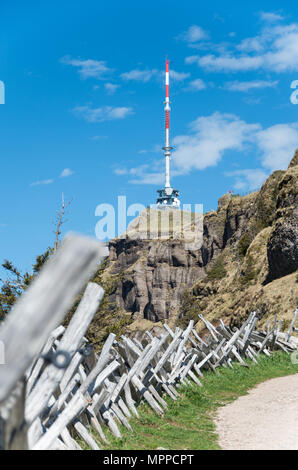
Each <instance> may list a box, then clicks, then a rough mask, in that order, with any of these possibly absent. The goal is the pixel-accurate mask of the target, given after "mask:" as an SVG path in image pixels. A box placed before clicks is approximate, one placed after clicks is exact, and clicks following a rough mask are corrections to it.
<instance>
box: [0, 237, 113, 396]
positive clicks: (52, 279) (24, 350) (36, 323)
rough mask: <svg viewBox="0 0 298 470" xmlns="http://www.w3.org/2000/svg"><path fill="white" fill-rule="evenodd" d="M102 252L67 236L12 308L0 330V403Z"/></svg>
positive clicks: (99, 246)
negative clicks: (1, 357)
mask: <svg viewBox="0 0 298 470" xmlns="http://www.w3.org/2000/svg"><path fill="white" fill-rule="evenodd" d="M104 253H105V255H106V250H105V248H104V247H103V246H102V244H100V243H98V242H97V241H94V240H91V239H90V240H89V239H87V238H84V237H77V236H71V237H68V238H67V239H66V240H65V242H64V243H63V244H62V246H61V247H60V248H59V249H58V251H57V253H56V255H54V256H53V257H52V258H51V259H50V260H49V262H48V263H46V265H45V266H44V268H42V270H41V272H40V274H39V275H38V276H37V278H36V279H35V280H34V281H33V282H32V284H31V286H30V287H29V288H28V290H27V291H26V295H22V296H21V298H20V299H19V301H18V302H17V303H16V304H15V305H14V307H13V308H12V310H11V312H10V314H9V315H8V316H7V319H6V320H5V321H4V323H3V325H2V327H1V328H0V341H2V343H3V344H4V345H5V359H6V364H4V365H2V366H1V368H0V403H1V401H3V400H4V399H5V398H6V397H7V396H8V394H9V392H10V391H11V390H12V389H13V388H14V386H15V384H16V383H17V381H18V380H19V379H20V378H21V377H22V376H23V374H24V373H25V372H26V370H27V369H28V367H29V366H30V364H31V363H32V361H33V360H34V358H35V357H36V355H37V354H38V353H39V352H40V351H41V349H42V347H43V346H44V344H45V343H46V341H47V339H48V337H49V334H50V332H51V331H52V330H53V329H55V328H56V327H57V326H58V325H59V323H61V321H62V319H63V318H64V316H65V313H66V312H67V310H68V309H69V308H70V307H71V305H72V302H73V300H74V298H75V296H76V295H77V294H78V293H79V292H80V290H81V289H82V287H83V286H84V284H85V283H86V281H87V280H88V279H89V277H90V276H91V274H92V273H93V272H94V270H95V269H96V266H97V263H98V261H99V260H101V259H102V258H103V256H104ZM57 280H58V282H57ZM16 345H17V347H16Z"/></svg>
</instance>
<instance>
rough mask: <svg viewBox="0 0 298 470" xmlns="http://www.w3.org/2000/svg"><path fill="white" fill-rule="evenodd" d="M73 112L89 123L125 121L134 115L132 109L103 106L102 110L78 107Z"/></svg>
mask: <svg viewBox="0 0 298 470" xmlns="http://www.w3.org/2000/svg"><path fill="white" fill-rule="evenodd" d="M73 112H74V113H75V114H76V115H77V116H78V117H81V118H83V119H85V121H88V122H103V121H113V120H116V119H124V118H126V117H127V116H130V115H131V114H133V110H132V108H129V107H124V106H122V107H113V106H103V107H101V108H90V107H89V106H78V107H76V108H74V109H73Z"/></svg>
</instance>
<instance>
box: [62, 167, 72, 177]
mask: <svg viewBox="0 0 298 470" xmlns="http://www.w3.org/2000/svg"><path fill="white" fill-rule="evenodd" d="M73 174H74V171H73V170H71V169H70V168H64V170H62V171H61V173H60V178H67V177H68V176H71V175H73Z"/></svg>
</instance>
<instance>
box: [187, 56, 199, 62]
mask: <svg viewBox="0 0 298 470" xmlns="http://www.w3.org/2000/svg"><path fill="white" fill-rule="evenodd" d="M198 60H199V56H198V55H190V56H188V57H185V61H184V62H185V63H186V64H195V63H196V62H198Z"/></svg>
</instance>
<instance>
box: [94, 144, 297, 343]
mask: <svg viewBox="0 0 298 470" xmlns="http://www.w3.org/2000/svg"><path fill="white" fill-rule="evenodd" d="M297 221H298V151H296V153H295V156H294V158H293V159H292V161H291V163H290V165H289V168H288V169H287V170H286V171H276V172H274V173H273V174H272V175H271V176H270V177H269V178H268V179H267V181H266V182H265V183H264V185H263V186H262V188H261V189H260V191H258V192H254V193H251V194H248V195H246V196H238V195H231V194H227V195H224V196H223V197H221V198H220V199H219V202H218V209H217V210H216V211H212V212H209V213H207V214H205V215H204V221H203V243H202V246H201V247H200V248H198V249H196V248H191V247H189V246H187V245H186V244H185V243H184V242H183V241H182V240H175V239H173V238H172V239H167V240H165V239H162V240H159V239H154V240H144V239H137V238H133V237H132V238H130V237H126V238H122V239H116V240H112V241H111V242H110V244H109V248H110V255H109V258H108V259H107V260H106V262H105V263H104V265H103V266H102V267H101V269H100V270H99V272H98V273H97V276H96V280H98V282H101V283H102V284H103V285H104V287H105V288H106V296H105V301H104V303H103V305H102V307H101V309H100V311H99V312H98V314H97V316H96V319H95V322H94V325H93V330H92V331H93V333H92V334H93V336H94V338H93V339H98V338H99V336H102V335H103V331H104V332H105V334H106V333H107V332H109V331H116V332H121V331H122V330H123V328H126V329H127V328H128V329H131V330H138V329H139V330H142V329H146V328H147V329H148V328H149V329H150V328H154V327H158V326H159V325H160V323H159V322H162V321H163V320H167V322H168V323H170V324H177V323H180V324H181V323H186V321H188V319H189V318H195V319H197V314H198V313H200V312H201V313H204V315H206V316H207V317H208V318H209V319H212V320H216V319H218V318H219V317H225V318H226V321H229V322H230V323H235V322H236V323H237V322H238V321H242V319H243V318H244V317H246V316H247V315H248V313H249V312H250V311H251V310H252V309H257V310H258V312H259V315H260V317H262V318H263V319H264V320H265V319H267V318H268V317H270V316H271V315H273V314H274V313H278V314H279V315H280V316H282V317H283V318H284V320H285V322H287V321H288V318H290V316H291V315H292V312H293V309H294V308H297V306H298V278H297V269H298V248H297V247H298V222H297Z"/></svg>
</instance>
